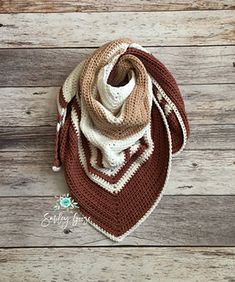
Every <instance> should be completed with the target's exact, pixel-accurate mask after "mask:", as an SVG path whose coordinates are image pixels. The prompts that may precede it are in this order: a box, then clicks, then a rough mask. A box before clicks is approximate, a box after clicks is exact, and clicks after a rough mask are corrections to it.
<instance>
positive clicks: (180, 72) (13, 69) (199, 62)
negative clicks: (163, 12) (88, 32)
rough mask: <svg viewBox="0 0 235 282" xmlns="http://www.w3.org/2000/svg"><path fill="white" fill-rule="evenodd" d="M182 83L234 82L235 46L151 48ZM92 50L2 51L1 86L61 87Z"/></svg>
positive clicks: (0, 59)
mask: <svg viewBox="0 0 235 282" xmlns="http://www.w3.org/2000/svg"><path fill="white" fill-rule="evenodd" d="M148 50H149V51H150V52H151V53H153V54H154V55H155V56H156V57H157V58H158V59H159V60H160V61H162V62H163V63H164V64H165V65H166V66H167V67H168V68H169V70H170V71H171V72H172V73H173V74H174V76H175V78H176V80H177V82H178V83H179V84H211V83H234V76H235V67H234V66H233V63H234V62H235V46H212V47H209V46H208V47H149V48H148ZM92 51H94V49H93V48H91V49H84V48H82V49H80V48H79V49H13V50H12V49H1V50H0V86H11V87H12V86H60V85H61V84H62V83H63V82H64V80H65V78H66V77H67V76H68V74H69V73H70V72H71V71H72V70H73V69H74V68H75V66H76V65H77V64H78V63H79V62H81V61H82V60H83V59H84V58H85V57H86V56H87V54H89V53H91V52H92Z"/></svg>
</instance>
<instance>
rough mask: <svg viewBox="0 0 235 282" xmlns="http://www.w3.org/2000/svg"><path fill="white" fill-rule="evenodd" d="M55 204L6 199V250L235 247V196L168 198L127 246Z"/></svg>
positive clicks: (1, 242)
mask: <svg viewBox="0 0 235 282" xmlns="http://www.w3.org/2000/svg"><path fill="white" fill-rule="evenodd" d="M45 188H46V187H45V185H44V189H45ZM54 204H55V199H54V198H45V197H36V198H25V197H20V198H0V211H1V218H0V227H1V237H0V247H18V246H21V247H26V246H28V247H30V246H41V247H42V246H43V247H45V246H110V245H112V246H113V245H115V246H120V245H154V246H166V245H167V246H188V245H190V246H208V245H209V246H234V244H235V236H234V235H235V226H234V216H235V207H234V196H190V197H189V196H164V197H163V198H162V200H161V201H160V203H159V205H158V207H157V208H156V209H155V210H154V212H153V213H152V214H151V215H150V216H149V217H148V219H146V221H145V222H144V223H143V224H141V225H140V226H139V227H138V228H137V229H136V230H135V231H133V233H131V234H130V236H128V237H127V238H126V239H125V240H124V241H122V242H121V243H116V242H113V241H111V240H110V239H108V238H106V237H105V236H104V235H103V234H101V233H100V232H98V231H97V230H95V229H94V228H93V227H92V226H91V225H89V224H88V223H85V222H83V221H82V217H81V215H80V214H79V212H78V211H77V212H76V218H77V219H78V220H77V223H75V221H74V222H73V220H72V219H73V217H74V213H71V212H64V211H62V212H61V210H59V211H54V210H53V206H54ZM49 217H50V218H51V219H50V220H49ZM45 218H46V219H45ZM54 220H56V221H54Z"/></svg>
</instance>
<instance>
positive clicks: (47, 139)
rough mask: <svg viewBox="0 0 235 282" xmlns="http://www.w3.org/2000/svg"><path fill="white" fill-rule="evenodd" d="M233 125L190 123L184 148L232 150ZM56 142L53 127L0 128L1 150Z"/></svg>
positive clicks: (30, 148) (46, 148) (234, 140)
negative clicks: (189, 132) (187, 140)
mask: <svg viewBox="0 0 235 282" xmlns="http://www.w3.org/2000/svg"><path fill="white" fill-rule="evenodd" d="M234 132H235V124H228V125H226V124H224V125H223V124H222V125H217V124H209V125H204V124H191V134H190V140H189V142H188V144H187V147H186V149H185V150H235V134H234ZM54 143H55V126H24V127H0V151H4V152H9V151H25V152H29V151H33V152H35V151H49V152H52V151H53V150H54V149H53V148H54Z"/></svg>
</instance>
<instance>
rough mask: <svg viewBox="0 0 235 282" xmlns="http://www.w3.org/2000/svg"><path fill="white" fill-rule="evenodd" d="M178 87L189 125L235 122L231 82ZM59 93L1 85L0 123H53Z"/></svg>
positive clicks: (3, 124) (2, 124) (4, 125)
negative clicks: (182, 97)
mask: <svg viewBox="0 0 235 282" xmlns="http://www.w3.org/2000/svg"><path fill="white" fill-rule="evenodd" d="M180 89H181V91H182V95H183V96H184V98H185V104H186V110H187V113H188V116H189V120H190V124H224V125H225V124H234V123H235V116H234V111H235V95H234V84H226V85H219V84H217V85H182V86H180ZM58 92H59V87H45V88H44V87H37V88H35V87H34V88H21V87H20V88H0V95H1V99H0V108H1V112H0V126H2V127H6V126H14V127H16V126H55V124H56V95H57V94H58ZM16 105H17V106H16Z"/></svg>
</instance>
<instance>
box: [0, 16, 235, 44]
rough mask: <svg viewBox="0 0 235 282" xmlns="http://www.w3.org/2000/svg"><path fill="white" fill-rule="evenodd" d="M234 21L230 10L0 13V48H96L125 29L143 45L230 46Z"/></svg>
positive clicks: (120, 35) (127, 33) (126, 34)
mask: <svg viewBox="0 0 235 282" xmlns="http://www.w3.org/2000/svg"><path fill="white" fill-rule="evenodd" d="M234 22H235V13H234V11H231V10H230V11H229V10H228V11H223V10H222V11H219V10H217V11H189V12H188V11H183V12H161V13H156V12H141V13H140V12H122V13H114V12H109V13H59V14H56V13H51V14H50V13H49V14H41V13H36V14H32V13H29V14H27V13H18V14H1V22H0V37H1V42H0V48H15V47H21V48H27V47H97V46H100V45H101V44H103V43H105V42H107V41H109V40H113V39H115V38H119V37H123V31H124V30H125V37H131V38H133V40H135V41H138V42H139V43H140V44H142V45H144V46H167V45H168V46H175V45H180V46H184V45H232V44H235V29H234ZM176 23H177V26H176ZM205 27H206V28H205ZM81 39H82V40H81Z"/></svg>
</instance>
